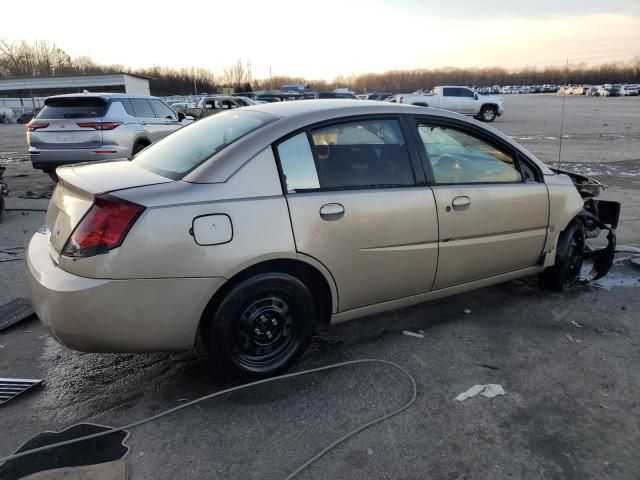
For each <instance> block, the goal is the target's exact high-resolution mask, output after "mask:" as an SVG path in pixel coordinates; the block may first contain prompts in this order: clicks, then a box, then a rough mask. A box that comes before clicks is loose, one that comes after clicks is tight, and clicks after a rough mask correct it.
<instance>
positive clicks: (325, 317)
mask: <svg viewBox="0 0 640 480" xmlns="http://www.w3.org/2000/svg"><path fill="white" fill-rule="evenodd" d="M261 273H288V274H289V275H293V276H294V277H296V278H297V279H299V280H300V281H301V282H302V283H304V284H305V285H306V286H307V288H308V289H309V291H310V292H311V294H312V295H313V299H314V302H315V306H316V311H317V312H318V318H319V319H320V321H322V322H324V323H329V321H330V320H331V312H332V308H333V301H332V298H331V289H330V288H329V284H328V283H327V280H326V279H325V278H324V276H323V275H322V273H320V271H319V270H317V269H316V268H315V267H313V266H311V265H309V264H308V263H305V262H302V261H300V260H293V259H276V260H267V261H265V262H262V263H258V264H256V265H252V266H251V267H249V268H246V269H245V270H242V271H241V272H239V273H237V274H235V275H234V276H233V277H232V278H231V279H229V281H227V282H225V284H224V285H223V286H222V287H221V288H220V289H219V290H218V291H217V292H216V293H215V294H214V295H213V297H212V298H211V300H210V301H209V303H208V304H207V307H206V309H205V311H204V312H203V314H202V318H205V317H206V316H207V315H209V314H211V313H213V312H215V311H216V309H217V308H218V306H219V305H220V303H221V302H222V300H223V299H224V298H225V296H226V295H227V294H228V293H229V292H230V291H231V290H232V289H233V288H234V287H235V286H236V285H238V284H239V283H241V282H242V281H244V280H246V279H248V278H250V277H253V276H255V275H258V274H261Z"/></svg>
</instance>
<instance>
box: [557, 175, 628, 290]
mask: <svg viewBox="0 0 640 480" xmlns="http://www.w3.org/2000/svg"><path fill="white" fill-rule="evenodd" d="M552 170H553V171H554V172H555V173H557V174H561V175H567V176H568V177H570V178H571V180H572V181H573V184H574V185H575V187H576V189H577V190H578V192H579V193H580V196H581V197H582V199H583V200H584V209H583V210H582V211H581V212H580V213H579V214H578V218H580V220H581V221H582V223H583V225H584V230H585V235H586V239H587V242H586V243H585V251H584V260H585V264H587V265H590V266H591V270H590V271H589V270H588V269H586V268H585V269H583V273H582V275H581V279H582V281H583V282H585V283H586V282H590V281H593V280H597V279H599V278H602V277H604V276H605V275H606V274H607V273H608V272H609V270H610V269H611V266H612V265H613V261H614V259H615V255H616V228H617V227H618V220H619V219H620V203H619V202H614V201H611V200H596V197H598V196H599V195H600V193H601V192H602V191H603V190H604V189H605V186H604V185H603V184H602V183H600V182H598V181H597V180H594V179H593V178H589V177H585V176H584V175H580V174H577V173H573V172H568V171H566V170H560V169H555V168H554V169H552ZM604 232H606V245H603V244H604V243H605V241H604V240H603V239H602V237H603V233H604Z"/></svg>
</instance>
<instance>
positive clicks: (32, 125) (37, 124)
mask: <svg viewBox="0 0 640 480" xmlns="http://www.w3.org/2000/svg"><path fill="white" fill-rule="evenodd" d="M48 126H49V124H48V123H45V122H32V123H27V130H29V131H30V132H34V131H36V130H39V129H41V128H47V127H48Z"/></svg>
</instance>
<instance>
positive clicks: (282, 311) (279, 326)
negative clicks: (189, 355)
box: [232, 294, 299, 369]
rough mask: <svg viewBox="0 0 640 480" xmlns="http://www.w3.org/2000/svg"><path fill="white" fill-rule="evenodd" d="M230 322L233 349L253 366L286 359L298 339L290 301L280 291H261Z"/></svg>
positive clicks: (246, 363) (263, 365) (235, 354)
mask: <svg viewBox="0 0 640 480" xmlns="http://www.w3.org/2000/svg"><path fill="white" fill-rule="evenodd" d="M246 305H247V306H246V307H245V308H243V309H242V310H241V313H240V315H239V316H238V318H237V320H236V321H235V323H234V325H233V331H232V335H233V353H234V356H235V357H236V359H237V361H238V362H239V363H240V364H242V365H243V366H246V367H248V368H252V369H260V368H265V367H270V366H273V365H275V364H277V363H280V362H281V361H282V360H284V359H286V358H287V357H288V355H289V354H290V352H291V351H292V350H293V349H294V348H295V346H296V344H297V343H299V339H298V337H299V335H298V333H299V332H298V330H299V329H297V328H296V324H295V321H294V315H293V312H292V308H291V306H290V302H289V301H288V300H287V299H286V298H285V297H284V296H282V295H278V294H268V295H261V296H259V297H257V298H254V299H252V300H250V301H249V302H247V304H246Z"/></svg>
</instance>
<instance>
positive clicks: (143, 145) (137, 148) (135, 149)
mask: <svg viewBox="0 0 640 480" xmlns="http://www.w3.org/2000/svg"><path fill="white" fill-rule="evenodd" d="M148 146H149V144H147V143H143V142H138V143H136V144H135V145H134V146H133V150H132V151H131V156H132V157H133V156H134V155H135V154H136V153H138V152H141V151H142V150H144V149H145V148H147V147H148Z"/></svg>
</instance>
